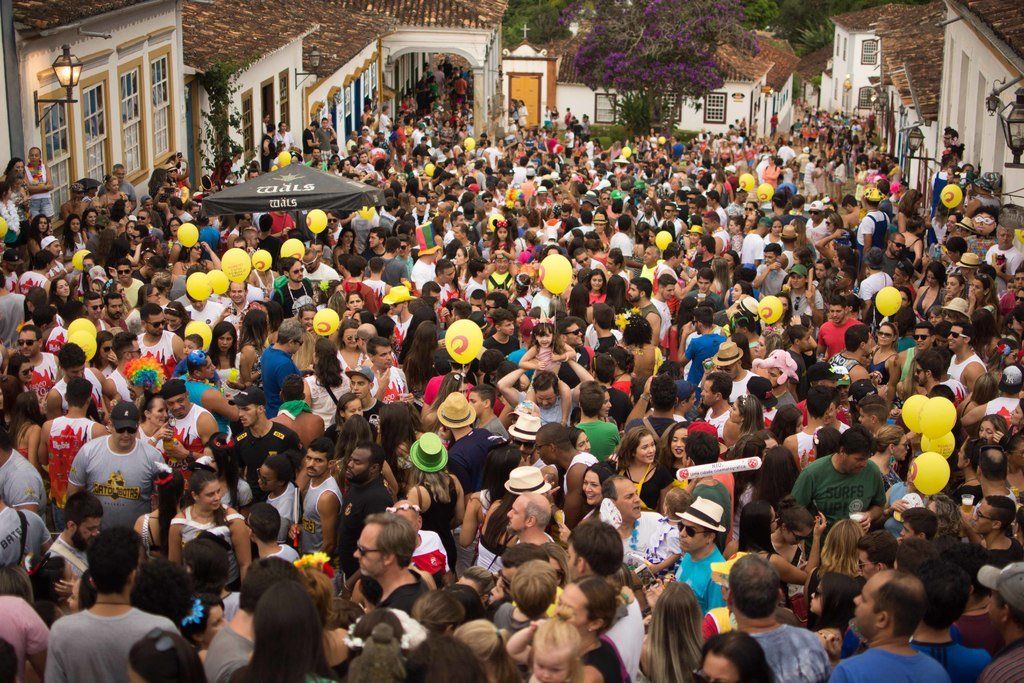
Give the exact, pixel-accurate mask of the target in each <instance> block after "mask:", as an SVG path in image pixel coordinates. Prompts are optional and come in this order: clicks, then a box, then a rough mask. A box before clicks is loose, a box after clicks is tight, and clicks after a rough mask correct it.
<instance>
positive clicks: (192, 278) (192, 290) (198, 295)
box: [185, 273, 213, 301]
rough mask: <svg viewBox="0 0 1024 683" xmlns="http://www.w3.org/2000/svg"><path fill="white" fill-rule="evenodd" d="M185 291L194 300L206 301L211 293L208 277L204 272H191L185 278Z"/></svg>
mask: <svg viewBox="0 0 1024 683" xmlns="http://www.w3.org/2000/svg"><path fill="white" fill-rule="evenodd" d="M185 291H186V292H188V295H189V296H190V297H192V298H193V299H195V300H196V301H206V300H207V299H209V298H210V294H212V293H213V286H212V285H211V284H210V277H209V276H208V275H207V274H206V273H192V274H191V275H189V276H188V279H187V280H185Z"/></svg>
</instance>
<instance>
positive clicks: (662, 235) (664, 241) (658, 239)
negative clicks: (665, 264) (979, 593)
mask: <svg viewBox="0 0 1024 683" xmlns="http://www.w3.org/2000/svg"><path fill="white" fill-rule="evenodd" d="M654 243H655V244H656V245H658V249H661V250H662V251H665V249H666V248H667V247H668V245H670V244H672V233H670V232H669V231H668V230H662V231H661V232H659V233H658V234H657V235H655V236H654Z"/></svg>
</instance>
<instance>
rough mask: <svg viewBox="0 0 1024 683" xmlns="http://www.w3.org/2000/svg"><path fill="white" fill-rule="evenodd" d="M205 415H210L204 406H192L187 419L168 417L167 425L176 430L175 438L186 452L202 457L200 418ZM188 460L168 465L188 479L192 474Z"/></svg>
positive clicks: (173, 461) (202, 444)
mask: <svg viewBox="0 0 1024 683" xmlns="http://www.w3.org/2000/svg"><path fill="white" fill-rule="evenodd" d="M203 413H206V414H209V411H207V410H206V408H203V407H202V406H198V405H195V404H194V403H193V404H192V408H191V409H190V410H189V411H188V413H187V414H186V415H185V417H183V418H181V419H180V420H179V419H177V418H175V417H174V416H173V415H168V416H167V424H168V426H170V428H171V429H173V430H174V438H175V439H176V440H177V441H178V443H180V444H181V445H182V446H183V447H184V448H185V450H186V451H188V452H189V453H195V454H196V456H197V457H198V456H200V455H202V453H203V447H204V446H205V444H204V443H203V439H202V437H200V436H199V416H200V415H202V414H203ZM188 463H189V461H188V459H183V460H172V461H170V462H168V463H167V464H168V465H170V466H171V467H175V468H177V469H180V470H182V475H183V476H185V477H186V479H187V478H188V476H189V475H190V474H191V472H190V471H189V470H188V468H187V466H188Z"/></svg>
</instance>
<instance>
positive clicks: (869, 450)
mask: <svg viewBox="0 0 1024 683" xmlns="http://www.w3.org/2000/svg"><path fill="white" fill-rule="evenodd" d="M874 452H875V440H874V437H872V436H871V432H869V431H868V430H867V428H865V427H863V426H861V425H854V426H853V427H850V428H849V429H848V430H846V431H845V432H843V435H842V437H841V439H840V442H839V451H838V452H837V453H834V454H832V455H831V456H830V457H827V458H819V459H817V460H815V461H814V462H812V463H810V464H809V465H807V467H805V468H804V469H803V471H802V472H801V473H800V476H799V477H797V480H796V483H795V484H794V485H793V498H795V499H796V502H798V503H800V504H801V505H803V506H805V507H807V508H808V509H810V510H811V512H812V513H816V512H821V513H823V514H824V515H825V517H826V518H827V519H828V524H829V528H831V527H832V525H833V524H835V523H836V522H838V521H839V520H841V519H846V518H850V519H853V520H854V521H856V522H857V523H858V524H860V525H861V527H862V528H863V529H864V531H865V532H867V531H868V530H869V529H870V528H871V524H872V523H873V522H875V521H877V520H879V519H881V517H882V506H883V505H884V504H885V484H884V483H883V481H882V474H881V472H879V470H878V466H877V465H875V463H873V462H871V460H870V457H871V455H872V454H873V453H874Z"/></svg>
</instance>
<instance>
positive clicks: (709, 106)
mask: <svg viewBox="0 0 1024 683" xmlns="http://www.w3.org/2000/svg"><path fill="white" fill-rule="evenodd" d="M725 101H726V97H725V93H724V92H709V93H708V94H707V95H705V96H704V123H725Z"/></svg>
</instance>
